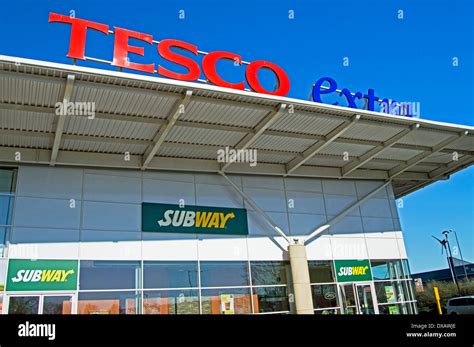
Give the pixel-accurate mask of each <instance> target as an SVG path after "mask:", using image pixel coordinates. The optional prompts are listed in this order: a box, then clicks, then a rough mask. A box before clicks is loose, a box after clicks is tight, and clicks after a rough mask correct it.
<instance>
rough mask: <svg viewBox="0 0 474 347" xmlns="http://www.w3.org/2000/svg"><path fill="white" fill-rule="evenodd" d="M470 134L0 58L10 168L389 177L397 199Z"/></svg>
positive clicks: (453, 165)
mask: <svg viewBox="0 0 474 347" xmlns="http://www.w3.org/2000/svg"><path fill="white" fill-rule="evenodd" d="M63 100H67V101H70V102H89V103H94V105H95V116H94V119H89V118H88V117H87V116H77V115H58V114H56V108H55V104H56V103H57V102H61V101H63ZM180 105H182V106H180ZM183 107H184V110H185V112H182V110H183ZM473 132H474V127H469V126H461V125H455V124H447V123H440V122H434V121H429V120H423V119H416V118H409V117H399V116H392V115H388V114H384V113H378V112H371V111H366V110H356V109H350V108H344V107H339V106H334V105H326V104H320V103H315V102H310V101H304V100H298V99H292V98H285V97H278V96H271V95H263V94H257V93H254V92H248V91H237V90H233V89H226V88H221V87H216V86H212V85H208V84H198V83H190V82H181V81H174V80H169V79H163V78H159V77H154V76H143V75H138V74H131V73H124V72H118V71H110V70H102V69H94V68H87V67H79V66H75V65H65V64H56V63H50V62H43V61H36V60H29V59H22V58H16V57H8V56H0V162H2V163H6V164H8V165H15V164H18V163H19V162H20V163H29V164H43V165H74V166H92V167H113V168H128V169H141V170H179V171H201V172H219V171H225V172H226V173H229V174H257V175H277V176H298V177H317V178H337V179H376V180H389V179H391V180H392V181H393V187H394V191H395V195H396V197H400V196H403V195H405V194H408V193H410V192H412V191H415V190H417V189H419V188H421V187H424V186H426V185H429V184H431V183H433V182H435V181H437V180H440V179H447V178H449V175H450V174H452V173H454V172H456V171H459V170H461V169H463V168H465V167H467V166H470V165H471V164H472V163H473V161H474V157H473V154H474V136H473V135H472V134H473ZM225 147H229V148H233V149H257V150H258V151H257V153H258V165H256V166H250V165H249V164H248V163H232V164H222V163H219V162H218V161H217V150H218V149H223V148H225ZM18 153H20V155H21V157H20V158H19V157H18ZM127 153H128V154H129V155H128V156H127V155H126V154H127Z"/></svg>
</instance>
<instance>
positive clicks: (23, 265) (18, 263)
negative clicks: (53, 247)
mask: <svg viewBox="0 0 474 347" xmlns="http://www.w3.org/2000/svg"><path fill="white" fill-rule="evenodd" d="M76 289H77V260H24V259H10V262H9V263H8V274H7V287H6V290H7V291H48V290H76Z"/></svg>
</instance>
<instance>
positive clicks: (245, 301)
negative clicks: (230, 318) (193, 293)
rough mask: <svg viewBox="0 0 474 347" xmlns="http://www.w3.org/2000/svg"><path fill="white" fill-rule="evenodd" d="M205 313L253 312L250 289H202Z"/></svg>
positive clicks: (202, 303)
mask: <svg viewBox="0 0 474 347" xmlns="http://www.w3.org/2000/svg"><path fill="white" fill-rule="evenodd" d="M201 305H202V313H203V314H246V313H250V312H251V305H252V304H251V299H250V290H249V289H247V288H220V289H205V290H202V291H201Z"/></svg>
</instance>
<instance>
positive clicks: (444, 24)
mask: <svg viewBox="0 0 474 347" xmlns="http://www.w3.org/2000/svg"><path fill="white" fill-rule="evenodd" d="M473 3H474V2H472V1H470V0H464V1H459V0H454V1H453V0H434V1H422V0H418V1H397V0H392V1H376V0H373V1H364V0H360V1H348V0H339V1H331V0H327V1H316V0H315V1H255V0H253V1H246V0H242V1H228V2H225V1H203V0H193V1H176V0H175V1H140V0H137V1H119V0H114V1H100V2H99V1H91V0H89V1H87V0H81V1H41V0H34V1H24V0H23V1H21V0H18V1H4V2H3V3H2V6H1V10H0V43H1V46H0V54H4V55H12V56H19V57H25V58H33V59H40V60H47V61H53V62H61V63H69V59H67V58H66V52H67V48H68V44H69V31H70V28H69V26H68V25H64V24H57V23H54V24H49V23H48V13H49V12H50V11H51V12H56V13H61V14H65V15H69V14H70V11H75V16H76V17H78V18H83V19H88V20H92V21H97V22H101V23H107V24H109V25H111V26H120V27H123V28H127V29H132V30H136V31H142V32H145V33H149V34H152V35H153V36H154V38H155V39H157V40H160V39H163V38H175V39H180V40H184V41H188V42H192V43H194V44H196V45H198V47H199V49H200V50H204V51H212V50H227V51H231V52H235V53H240V54H241V55H242V57H243V59H244V60H247V61H251V60H255V59H265V60H269V61H272V62H274V63H276V64H278V65H280V66H281V67H282V68H283V69H284V70H285V71H286V72H287V73H288V74H289V76H290V80H291V82H292V87H291V91H290V94H289V96H291V97H295V98H300V99H307V98H308V96H309V94H310V91H311V85H312V83H314V82H315V81H316V80H317V79H318V78H320V77H323V76H331V77H333V78H335V79H336V81H337V82H338V83H339V85H340V86H343V87H347V88H349V89H350V90H351V91H361V92H365V91H367V88H369V87H371V88H374V89H375V90H376V93H377V95H378V96H380V97H390V98H394V99H396V100H400V101H416V102H420V104H421V117H422V118H425V119H431V120H437V121H444V122H451V123H458V124H466V125H474V121H473V116H474V101H473V95H474V93H473V92H474V90H473V79H474V77H473V42H474V32H473V31H474V29H473V13H474V5H473ZM180 10H184V15H185V19H184V20H183V19H179V17H178V15H179V11H180ZM290 10H293V11H294V19H292V20H290V19H289V11H290ZM399 10H402V11H403V17H404V18H403V19H398V15H399V13H398V11H399ZM140 45H141V44H140ZM87 47H88V49H87V50H86V54H87V55H89V56H94V57H99V58H103V59H108V60H111V55H112V39H111V38H105V37H104V36H103V35H102V34H100V33H90V34H88V46H87ZM155 49H156V47H155V46H153V47H150V48H147V49H146V57H145V58H135V59H134V60H135V61H136V62H147V63H150V59H152V60H154V61H153V62H155V63H158V62H161V61H160V60H159V58H158V55H157V53H156V51H155ZM344 57H348V58H349V64H350V65H349V66H347V67H345V66H343V58H344ZM453 57H457V58H458V59H459V66H457V67H453V66H452V59H453ZM79 64H80V65H90V66H95V67H99V68H108V67H107V66H106V65H98V64H87V63H86V64H85V63H84V62H80V63H79ZM219 68H222V69H223V71H224V73H225V74H228V75H227V76H229V78H230V79H233V80H234V81H238V80H240V78H241V77H242V69H239V71H238V72H236V71H235V70H231V69H229V68H228V67H227V66H221V67H219ZM473 175H474V168H473V167H471V168H469V169H467V170H464V171H462V172H460V173H458V174H456V175H453V176H452V177H451V179H450V180H449V181H447V182H439V183H436V184H433V185H431V186H429V187H428V188H424V189H422V190H421V191H418V192H415V193H412V194H411V195H409V196H407V197H405V198H404V207H403V208H402V209H400V210H399V212H400V216H401V221H402V228H403V230H404V235H405V241H406V246H407V249H408V255H409V258H410V262H411V266H412V271H414V272H416V271H423V270H428V269H435V268H441V267H445V266H446V260H445V259H444V258H443V257H442V256H441V254H440V248H439V246H438V245H437V244H436V243H435V241H434V240H433V239H432V238H431V235H432V234H437V235H439V234H440V233H441V230H442V229H443V228H446V227H449V228H452V229H455V230H457V231H458V235H459V237H460V239H461V242H462V245H463V249H462V250H463V254H464V256H465V258H467V259H469V260H471V261H474V236H473V234H474V202H473V200H474V191H473V184H472V182H473V178H474V177H473Z"/></svg>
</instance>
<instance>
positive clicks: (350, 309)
mask: <svg viewBox="0 0 474 347" xmlns="http://www.w3.org/2000/svg"><path fill="white" fill-rule="evenodd" d="M340 288H341V295H342V309H343V313H344V314H357V313H358V312H359V311H358V309H357V299H356V294H355V291H354V284H353V283H346V284H341V285H340Z"/></svg>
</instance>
